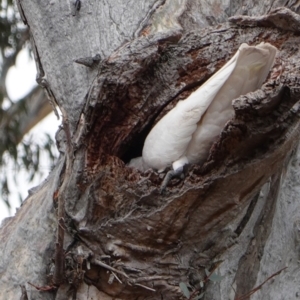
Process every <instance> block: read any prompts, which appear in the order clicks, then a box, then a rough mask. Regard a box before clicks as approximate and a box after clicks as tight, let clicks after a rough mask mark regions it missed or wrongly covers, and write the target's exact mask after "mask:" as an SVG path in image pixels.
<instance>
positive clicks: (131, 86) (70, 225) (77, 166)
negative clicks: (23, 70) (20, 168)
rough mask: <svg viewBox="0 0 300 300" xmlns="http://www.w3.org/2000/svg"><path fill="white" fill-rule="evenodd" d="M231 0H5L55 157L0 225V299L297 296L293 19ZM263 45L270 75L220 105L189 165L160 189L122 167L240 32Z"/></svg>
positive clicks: (151, 178)
mask: <svg viewBox="0 0 300 300" xmlns="http://www.w3.org/2000/svg"><path fill="white" fill-rule="evenodd" d="M242 3H243V1H238V2H236V3H235V4H233V3H231V2H230V1H228V2H226V1H222V2H220V3H219V2H218V3H217V2H214V1H205V2H201V1H197V0H185V1H184V0H182V1H179V0H177V1H174V0H169V1H168V0H167V1H150V0H149V1H148V0H144V1H139V2H136V1H123V0H119V1H114V3H113V4H112V3H109V1H108V2H107V1H98V2H95V1H94V2H92V1H87V0H86V1H83V0H82V1H81V2H78V1H76V2H73V1H58V0H53V1H37V0H22V1H20V3H19V9H21V11H22V14H23V19H24V21H25V22H26V23H27V24H28V26H29V29H30V32H31V36H32V38H31V41H32V43H34V47H33V48H34V50H35V51H34V53H35V59H36V63H37V81H38V82H39V83H40V84H41V85H42V86H43V87H44V88H45V90H46V92H47V94H48V96H49V99H50V100H51V102H52V104H53V105H57V107H58V110H59V111H60V112H61V116H62V126H61V128H60V129H59V131H58V133H57V145H58V148H59V151H60V153H61V155H60V158H59V159H58V161H57V165H56V167H55V169H54V170H53V171H52V172H51V174H50V175H49V177H48V179H47V180H46V181H45V182H43V183H42V184H41V185H40V186H38V187H37V188H34V189H33V190H31V191H29V196H28V198H27V199H26V200H25V202H24V203H23V205H22V207H21V208H20V209H19V210H18V212H17V214H16V216H15V217H13V218H10V219H7V220H6V221H5V222H4V223H3V224H2V227H1V229H0V237H1V241H2V242H1V245H0V249H1V253H2V256H1V260H0V290H1V299H124V300H125V299H148V300H149V299H200V298H201V297H202V298H201V299H210V300H211V299H216V300H217V299H236V300H237V299H250V298H251V299H294V298H295V297H297V295H298V296H299V295H300V294H299V293H300V290H299V276H300V271H299V268H298V260H299V254H300V252H299V249H300V247H299V243H300V233H299V232H300V221H299V220H300V210H299V206H300V204H299V201H298V197H299V193H298V190H299V181H298V178H299V171H298V165H299V159H300V157H299V155H300V153H299V152H297V145H298V132H299V109H300V108H299V96H300V79H299V78H298V72H299V67H300V63H299V61H300V53H299V50H298V45H299V44H300V37H299V31H300V29H299V28H300V16H299V15H298V14H297V9H298V6H297V4H295V5H294V4H293V2H292V1H291V3H288V4H286V2H285V1H275V2H274V3H273V4H272V5H271V4H269V1H261V2H260V4H257V3H256V1H248V2H247V4H246V5H243V4H242ZM283 4H285V5H286V7H285V8H284V7H280V6H281V5H283ZM263 41H264V42H268V43H271V44H272V45H274V46H276V47H277V48H278V55H277V58H276V62H275V65H274V68H273V70H272V72H271V75H270V76H269V78H268V81H267V82H266V84H264V85H263V87H262V88H261V89H260V90H257V91H255V92H253V93H249V94H247V95H243V96H240V97H239V98H238V99H235V100H234V101H233V106H234V109H235V117H234V118H233V119H232V120H230V121H229V122H228V123H227V124H226V126H225V128H224V129H223V131H222V133H221V135H220V137H219V138H218V140H217V141H215V143H214V144H213V146H212V148H211V150H210V153H209V156H208V158H207V160H206V162H205V164H204V165H193V166H191V167H190V168H189V170H188V173H187V175H186V177H185V179H184V180H173V181H172V182H171V183H170V184H169V185H168V187H167V191H166V193H165V194H160V193H159V187H160V185H161V183H162V180H163V175H162V174H158V173H156V172H155V171H152V170H148V171H147V172H145V173H141V172H139V171H137V170H135V169H132V168H129V167H127V166H126V163H128V162H129V161H130V159H131V158H134V157H137V156H140V155H141V151H142V147H143V142H144V140H145V137H146V136H147V134H148V133H149V131H150V129H151V128H152V127H153V125H154V124H155V123H156V122H157V121H158V120H159V119H160V118H161V117H162V116H163V115H164V114H165V113H166V112H167V111H168V110H169V109H171V108H172V107H174V105H175V104H176V103H177V102H178V101H179V100H183V99H185V98H186V97H187V96H188V95H189V94H190V93H191V92H192V91H194V90H195V89H196V88H198V87H199V86H200V85H201V84H203V83H204V82H205V81H206V80H207V79H208V78H209V77H210V76H211V75H212V74H214V73H215V72H216V71H217V70H218V69H220V68H221V67H222V66H223V65H224V64H225V63H226V62H227V61H228V60H229V59H230V58H231V57H232V56H233V54H234V53H235V51H236V50H237V49H238V47H239V46H240V44H241V43H244V42H246V43H248V44H251V45H256V44H259V43H260V42H263ZM286 267H287V268H286ZM270 279H272V280H270ZM265 281H266V282H265ZM264 282H265V283H264ZM262 283H264V284H263V285H262ZM250 294H252V295H251V296H250ZM26 297H27V298H26Z"/></svg>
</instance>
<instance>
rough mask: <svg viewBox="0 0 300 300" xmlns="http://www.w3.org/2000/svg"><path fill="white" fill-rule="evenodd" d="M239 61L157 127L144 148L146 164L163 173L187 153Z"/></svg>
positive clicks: (211, 80) (232, 61) (207, 84)
mask: <svg viewBox="0 0 300 300" xmlns="http://www.w3.org/2000/svg"><path fill="white" fill-rule="evenodd" d="M237 57H238V53H236V54H235V55H234V56H233V57H232V59H231V60H230V61H228V62H227V63H226V64H225V66H224V67H223V68H222V69H220V70H219V71H218V72H217V73H216V74H214V75H213V76H212V77H211V78H210V79H209V80H208V81H207V82H205V84H203V85H202V86H201V87H200V88H199V89H197V90H196V91H195V92H194V93H192V94H191V95H190V96H189V97H188V98H187V99H186V100H184V101H179V102H178V104H177V105H176V106H175V107H174V108H173V109H172V110H171V111H169V112H168V113H167V114H166V115H165V116H164V117H163V118H162V119H161V120H160V121H159V122H158V123H157V124H156V125H155V126H154V128H153V129H152V130H151V131H150V133H149V134H148V136H147V138H146V141H145V144H144V148H143V160H144V162H145V163H146V164H147V165H148V166H149V167H151V168H153V169H156V170H159V171H163V170H164V169H165V168H166V167H167V166H169V165H171V164H172V163H173V162H174V161H176V160H178V159H179V158H180V157H181V156H182V155H183V154H184V153H185V152H186V149H187V147H188V145H189V143H190V141H191V139H192V135H193V133H194V132H195V130H196V129H197V126H198V122H199V121H200V119H201V117H202V115H203V114H204V113H205V111H206V110H207V108H208V106H209V105H210V104H211V102H212V101H213V99H214V98H215V96H216V95H217V93H218V91H219V90H220V89H221V87H222V86H223V84H224V82H225V81H226V80H227V79H228V78H229V76H230V74H231V73H232V71H233V70H234V68H235V65H236V61H237Z"/></svg>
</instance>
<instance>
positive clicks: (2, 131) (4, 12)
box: [0, 0, 55, 207]
mask: <svg viewBox="0 0 300 300" xmlns="http://www.w3.org/2000/svg"><path fill="white" fill-rule="evenodd" d="M22 49H27V50H28V51H29V52H31V50H30V43H29V31H28V28H27V26H26V25H24V23H23V21H22V20H21V17H20V14H19V12H18V9H17V5H16V3H14V2H13V1H12V0H0V199H1V200H2V201H4V202H5V203H6V204H7V206H8V207H10V197H9V196H10V192H11V189H10V184H9V182H8V178H7V176H6V175H7V173H8V172H11V171H12V169H13V172H15V173H18V172H19V171H20V170H26V171H27V173H28V180H29V181H30V180H32V179H33V178H34V177H35V176H37V175H39V174H40V158H41V155H42V153H44V154H46V155H47V157H48V158H49V165H53V164H54V161H55V155H54V153H55V145H54V142H53V140H52V138H51V137H50V136H49V135H45V139H44V141H43V142H39V143H37V142H36V141H35V140H34V139H33V138H29V139H28V138H27V140H22V139H21V138H22V136H20V132H21V131H22V130H21V128H20V126H22V125H20V124H21V119H22V117H24V114H26V112H27V107H26V105H28V104H27V103H28V101H26V100H28V99H26V98H28V97H29V95H25V96H24V98H23V99H20V100H19V101H17V102H14V101H12V100H11V99H10V98H9V95H8V93H7V89H6V84H5V81H6V76H7V73H8V70H9V69H10V68H11V67H12V66H14V65H15V62H16V58H17V56H18V54H19V53H20V51H21V50H22ZM16 86H17V83H16ZM29 94H30V93H29ZM3 104H5V105H3ZM25 180H26V179H25V178H24V181H25ZM1 200H0V201H1Z"/></svg>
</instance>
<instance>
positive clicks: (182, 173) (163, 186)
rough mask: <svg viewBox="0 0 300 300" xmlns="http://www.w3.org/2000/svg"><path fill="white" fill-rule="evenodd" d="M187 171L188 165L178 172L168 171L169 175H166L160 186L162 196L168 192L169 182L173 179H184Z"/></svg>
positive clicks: (177, 170)
mask: <svg viewBox="0 0 300 300" xmlns="http://www.w3.org/2000/svg"><path fill="white" fill-rule="evenodd" d="M186 170H187V165H184V166H182V167H180V168H178V169H176V170H170V171H168V173H167V174H166V176H165V178H164V180H163V182H162V184H161V186H160V189H159V192H160V194H164V192H165V191H166V188H167V185H168V184H169V182H170V180H171V179H172V178H174V177H177V178H180V179H184V177H185V172H186Z"/></svg>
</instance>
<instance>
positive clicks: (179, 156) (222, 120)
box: [129, 43, 276, 171]
mask: <svg viewBox="0 0 300 300" xmlns="http://www.w3.org/2000/svg"><path fill="white" fill-rule="evenodd" d="M275 55H276V48H275V47H274V46H272V45H270V44H268V43H261V44H259V45H258V46H256V47H255V46H248V45H247V44H242V45H241V46H240V48H239V49H238V51H237V53H236V54H235V55H234V56H233V57H232V58H231V60H230V61H228V62H227V63H226V64H225V65H224V66H223V68H221V69H220V70H219V71H218V72H217V73H216V74H214V75H213V76H212V77H211V78H210V79H209V80H208V81H207V82H205V83H204V84H203V85H202V86H201V87H200V88H199V89H197V90H196V91H195V92H194V93H192V94H191V95H190V96H189V97H188V98H187V99H186V100H184V101H179V102H178V104H177V105H176V106H175V107H174V108H173V109H172V110H171V111H169V112H168V113H167V114H166V115H165V116H164V117H163V118H162V119H161V120H160V121H159V122H158V123H157V124H156V125H155V126H154V128H153V129H152V130H151V131H150V133H149V135H148V136H147V138H146V141H145V144H144V148H143V156H142V158H143V159H142V160H143V163H145V164H146V165H148V166H149V167H150V168H153V169H156V170H159V171H163V170H164V169H165V168H166V167H168V166H170V165H173V169H174V170H176V169H178V168H180V167H181V166H183V165H184V164H186V163H199V162H203V161H204V160H205V159H206V157H207V155H208V152H209V149H210V147H211V145H212V143H213V142H214V140H215V139H216V137H217V136H218V135H219V134H220V132H221V131H222V128H223V127H224V125H225V124H226V122H227V121H228V120H230V119H231V118H232V117H233V115H234V111H233V107H232V100H233V99H235V98H237V97H239V96H240V95H244V94H247V93H249V92H251V91H255V90H256V89H258V88H260V87H261V85H262V83H263V82H264V81H265V79H266V77H267V75H268V73H269V71H270V69H271V67H272V65H273V62H274V59H275ZM129 165H131V166H134V163H130V164H129Z"/></svg>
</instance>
